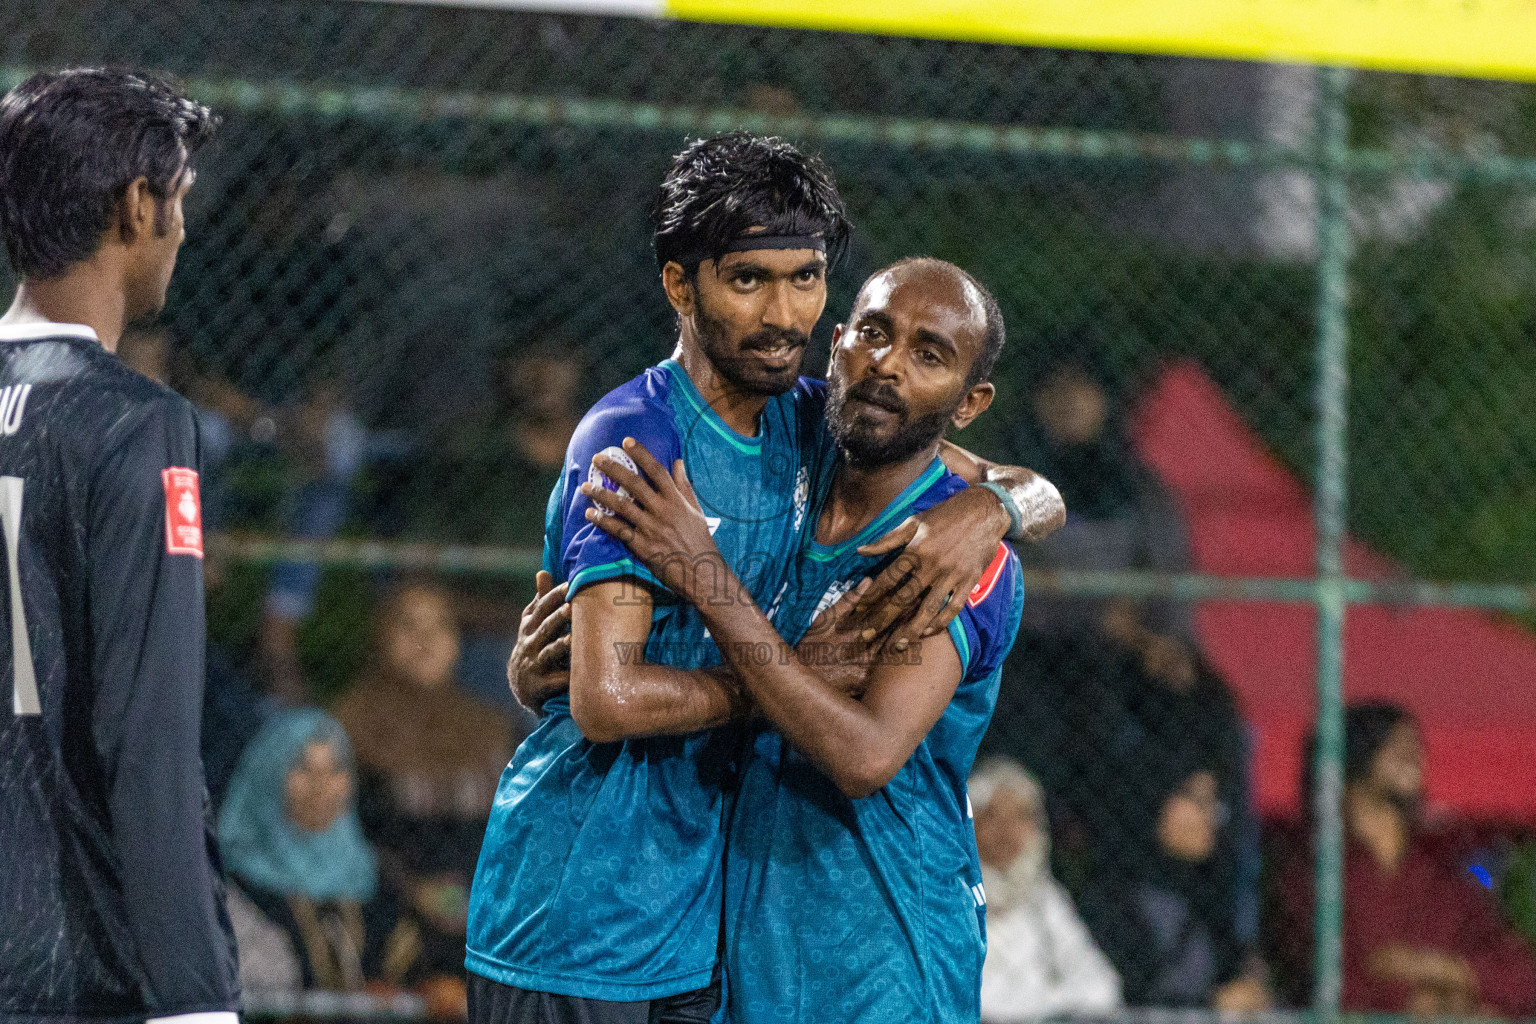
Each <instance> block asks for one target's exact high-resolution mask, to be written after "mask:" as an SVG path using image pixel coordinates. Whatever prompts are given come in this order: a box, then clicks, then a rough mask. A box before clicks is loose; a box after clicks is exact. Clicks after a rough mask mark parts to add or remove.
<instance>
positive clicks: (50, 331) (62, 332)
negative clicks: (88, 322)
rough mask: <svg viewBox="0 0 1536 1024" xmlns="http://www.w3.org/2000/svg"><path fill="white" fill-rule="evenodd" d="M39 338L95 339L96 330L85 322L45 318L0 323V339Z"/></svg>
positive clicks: (33, 339) (25, 339)
mask: <svg viewBox="0 0 1536 1024" xmlns="http://www.w3.org/2000/svg"><path fill="white" fill-rule="evenodd" d="M39 338H81V339H83V340H85V341H97V340H98V339H97V337H96V332H95V331H93V330H91V329H90V328H89V327H87V326H85V324H56V323H50V322H49V321H47V320H41V321H38V320H34V321H32V322H31V323H20V324H0V341H36V340H38V339H39Z"/></svg>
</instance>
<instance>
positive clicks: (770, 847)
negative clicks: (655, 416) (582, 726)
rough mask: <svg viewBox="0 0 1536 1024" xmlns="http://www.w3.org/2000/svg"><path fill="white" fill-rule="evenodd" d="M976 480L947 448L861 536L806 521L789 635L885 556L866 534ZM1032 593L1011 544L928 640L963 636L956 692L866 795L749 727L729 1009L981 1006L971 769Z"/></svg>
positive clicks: (735, 841)
mask: <svg viewBox="0 0 1536 1024" xmlns="http://www.w3.org/2000/svg"><path fill="white" fill-rule="evenodd" d="M964 487H965V484H964V482H963V481H961V480H960V479H959V478H958V477H956V476H954V475H953V474H951V473H948V472H947V471H946V470H945V469H944V467H943V465H942V463H940V462H938V461H937V460H935V461H934V462H933V464H932V465H931V466H929V467H928V469H927V470H926V471H925V472H924V473H923V474H922V475H921V476H920V477H919V478H918V479H917V480H915V481H914V482H913V483H912V484H911V486H909V487H907V488H906V490H904V491H903V492H902V493H901V494H900V495H899V496H898V497H897V498H896V500H895V501H893V502H892V503H891V504H890V505H889V506H888V507H887V508H886V510H885V511H884V512H883V513H882V514H881V515H880V516H878V517H877V518H876V519H875V520H874V521H873V522H872V523H871V524H870V525H869V526H868V527H867V528H866V529H864V530H862V531H860V533H859V534H858V535H857V536H855V537H853V538H851V539H849V540H847V541H845V542H843V543H841V544H837V545H832V546H828V545H823V544H819V543H816V542H815V540H814V533H815V526H814V524H812V525H810V526H808V527H807V529H806V535H807V536H806V539H805V541H804V542H803V544H802V547H801V551H800V554H799V556H798V558H797V560H796V564H795V566H794V567H793V569H792V570H791V575H790V578H789V581H788V586H787V588H786V591H785V594H784V598H783V601H782V603H781V606H780V608H779V612H778V616H777V622H778V626H779V629H780V631H781V632H782V633H783V634H784V636H785V637H786V638H787V639H789V638H798V637H799V636H801V635H802V634H803V633H804V632H805V630H806V629H807V627H808V626H809V625H810V623H811V622H812V620H813V619H814V618H815V616H816V615H817V614H818V613H819V612H820V611H821V610H822V609H823V608H826V607H828V606H830V605H831V604H832V603H833V602H834V601H836V600H837V598H838V597H840V596H841V595H842V594H843V593H845V592H846V591H847V590H848V589H849V588H850V587H852V586H854V585H856V584H857V583H858V581H859V580H860V579H863V578H864V577H865V576H866V575H869V574H870V573H871V572H872V571H873V570H874V569H876V568H877V567H878V560H877V559H873V558H866V557H863V556H860V555H859V554H858V553H857V552H856V551H855V549H856V548H858V547H859V545H861V544H865V543H868V542H870V541H872V540H875V539H876V538H878V537H879V536H880V535H881V534H883V533H885V532H886V531H888V530H889V529H890V528H891V527H893V526H895V525H896V524H898V523H899V522H901V520H902V519H904V518H905V517H906V516H908V515H910V514H912V513H914V512H919V511H922V510H923V509H925V508H928V507H930V506H932V505H936V504H938V503H939V502H940V501H943V500H944V499H945V498H948V497H949V496H950V495H952V494H954V493H955V492H957V491H959V490H961V489H963V488H964ZM1023 605H1024V586H1023V580H1022V577H1021V575H1020V572H1019V564H1018V559H1017V558H1015V557H1014V555H1013V552H1012V551H1010V550H1009V549H1008V547H1007V546H1006V545H999V546H998V552H997V555H996V557H995V558H994V559H993V561H992V564H991V565H990V566H989V567H988V569H987V572H986V574H985V575H984V576H983V577H982V579H981V582H980V583H978V584H977V586H976V588H975V589H974V590H973V591H972V592H971V594H970V597H969V599H968V600H967V601H966V603H965V607H964V608H962V609H961V611H960V614H959V615H958V616H956V617H955V619H954V620H953V621H952V622H951V624H950V627H949V632H948V636H947V638H945V637H942V636H941V637H935V638H932V639H930V640H927V641H925V645H931V644H934V643H953V644H954V645H955V648H956V651H957V652H958V653H959V655H960V665H961V671H962V675H961V679H960V683H959V686H958V687H957V688H956V690H955V695H954V697H953V698H952V699H951V701H950V703H949V706H948V708H946V709H945V711H944V714H943V715H942V716H941V717H940V718H939V721H938V722H937V724H935V725H934V727H933V729H932V730H931V731H930V732H929V733H928V735H927V737H926V738H925V739H924V740H923V742H922V743H920V744H919V745H918V747H917V750H916V751H915V752H914V753H913V754H912V757H911V759H909V760H908V761H907V763H906V764H905V765H904V766H903V767H902V769H901V770H900V771H899V772H897V773H896V776H895V777H894V778H892V779H891V781H890V782H889V783H887V784H886V785H885V786H884V787H883V788H882V789H881V790H879V791H878V792H876V793H874V794H872V795H870V796H868V797H866V798H864V799H861V800H851V799H849V798H848V797H846V796H844V795H843V793H842V792H841V791H840V790H839V789H838V788H837V786H836V785H835V784H834V783H833V782H832V780H831V779H830V778H829V777H828V776H827V775H825V774H824V773H823V772H822V771H821V770H820V769H819V768H817V767H816V766H815V765H814V764H812V763H811V762H810V761H809V760H808V759H807V758H806V757H805V756H804V755H802V754H801V753H800V752H799V751H797V750H795V749H794V748H793V747H792V746H790V745H789V743H788V742H787V741H785V740H784V739H783V738H782V737H781V736H780V735H779V734H778V733H777V732H775V731H774V730H772V729H771V728H762V729H759V730H758V731H756V732H755V734H754V735H753V736H752V737H751V738H750V741H749V743H750V747H749V751H748V753H747V755H746V757H745V761H744V765H743V769H742V775H741V785H740V792H739V795H738V797H737V801H736V808H735V812H734V814H733V816H732V824H731V836H730V846H729V852H728V854H727V861H726V864H727V868H726V908H725V969H726V990H727V1000H728V1004H729V1005H728V1010H727V1014H728V1019H729V1020H730V1021H731V1022H732V1024H758V1022H769V1021H774V1022H778V1021H784V1020H825V1021H833V1020H835V1021H838V1022H839V1024H855V1022H857V1024H883V1022H888V1021H889V1022H898V1021H899V1022H909V1021H932V1022H945V1024H947V1022H952V1021H953V1022H960V1021H967V1022H971V1024H974V1022H975V1021H976V1020H977V1019H978V1018H979V1016H980V1013H981V1005H980V998H981V995H980V993H981V964H982V960H983V959H984V957H985V953H986V941H985V904H986V896H985V893H984V892H983V891H982V888H981V865H980V862H979V860H978V858H977V855H976V838H975V832H974V829H973V827H972V824H971V821H970V802H969V800H968V799H967V797H966V789H965V785H966V778H967V777H968V776H969V775H970V770H971V764H972V762H973V761H974V760H975V757H976V748H977V746H978V745H979V744H980V742H981V737H982V734H983V733H984V732H985V731H986V728H987V723H988V721H989V720H990V719H991V717H992V710H993V707H994V706H995V705H996V702H997V691H998V683H999V679H1000V676H1001V672H1002V664H1003V658H1004V656H1005V655H1006V654H1007V653H1008V649H1009V648H1010V647H1012V646H1013V640H1014V635H1015V634H1016V633H1017V631H1018V627H1019V616H1020V613H1021V611H1022V610H1023ZM917 656H918V657H920V656H921V651H919V652H918V654H917Z"/></svg>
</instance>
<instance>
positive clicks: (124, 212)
mask: <svg viewBox="0 0 1536 1024" xmlns="http://www.w3.org/2000/svg"><path fill="white" fill-rule="evenodd" d="M159 222H160V201H159V200H158V199H156V198H155V194H154V193H153V192H152V191H150V188H149V179H148V178H145V177H143V176H142V175H141V176H140V177H137V178H135V179H133V181H131V182H129V183H128V187H127V188H126V189H124V190H123V199H122V201H121V202H120V203H118V205H117V234H118V238H119V239H120V240H121V241H122V243H123V245H125V246H129V245H132V244H133V243H134V242H136V241H138V240H139V239H140V238H144V237H153V236H154V235H155V229H156V227H157V225H158V224H159Z"/></svg>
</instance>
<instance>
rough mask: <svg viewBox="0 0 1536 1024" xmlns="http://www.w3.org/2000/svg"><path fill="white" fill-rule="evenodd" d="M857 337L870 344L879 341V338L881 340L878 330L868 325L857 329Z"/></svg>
mask: <svg viewBox="0 0 1536 1024" xmlns="http://www.w3.org/2000/svg"><path fill="white" fill-rule="evenodd" d="M859 337H860V338H863V339H864V340H865V341H870V342H874V341H879V340H880V338H881V334H880V328H878V327H870V326H868V325H865V326H863V327H860V328H859Z"/></svg>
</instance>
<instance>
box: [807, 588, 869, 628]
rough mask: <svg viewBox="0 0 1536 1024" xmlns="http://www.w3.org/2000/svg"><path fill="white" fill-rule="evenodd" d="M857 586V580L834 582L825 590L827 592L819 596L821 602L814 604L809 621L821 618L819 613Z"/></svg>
mask: <svg viewBox="0 0 1536 1024" xmlns="http://www.w3.org/2000/svg"><path fill="white" fill-rule="evenodd" d="M857 585H858V580H836V581H834V582H833V583H832V585H831V586H829V587H828V588H827V592H826V593H825V594H822V595H821V600H820V601H817V602H816V610H815V611H814V612H812V613H811V621H812V622H815V621H816V620H817V619H819V618H821V613H822V612H824V611H826V610H827V609H828V608H831V607H832V606H833V605H835V604H837V602H838V601H840V600H842V598H843V595H844V594H846V593H848V591H850V590H852V589H853V588H854V587H855V586H857Z"/></svg>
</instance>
